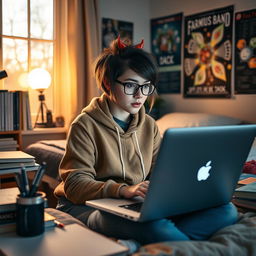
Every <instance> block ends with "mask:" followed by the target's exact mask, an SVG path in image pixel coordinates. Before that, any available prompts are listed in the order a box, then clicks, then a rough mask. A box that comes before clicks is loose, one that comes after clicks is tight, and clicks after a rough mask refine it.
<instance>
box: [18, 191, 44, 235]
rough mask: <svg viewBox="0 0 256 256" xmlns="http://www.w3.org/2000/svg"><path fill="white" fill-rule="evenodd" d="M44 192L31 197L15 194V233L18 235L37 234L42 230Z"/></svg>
mask: <svg viewBox="0 0 256 256" xmlns="http://www.w3.org/2000/svg"><path fill="white" fill-rule="evenodd" d="M44 206H45V194H44V193H41V192H38V193H36V194H35V196H33V197H22V196H20V195H18V196H17V200H16V210H17V215H16V233H17V235H19V236H37V235H40V234H42V233H43V232H44Z"/></svg>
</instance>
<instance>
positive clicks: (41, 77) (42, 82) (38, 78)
mask: <svg viewBox="0 0 256 256" xmlns="http://www.w3.org/2000/svg"><path fill="white" fill-rule="evenodd" d="M51 80H52V79H51V75H50V73H49V72H48V71H46V70H45V69H43V68H36V69H33V70H31V71H30V72H29V74H28V84H29V86H30V87H31V88H32V89H35V90H37V91H38V92H39V96H38V99H39V102H40V105H39V109H38V112H37V115H36V122H35V126H34V127H38V128H46V127H49V122H48V121H47V118H45V115H44V108H45V110H46V112H45V113H46V115H48V113H50V114H51V111H50V110H49V109H48V108H47V106H46V104H45V96H44V90H45V89H47V88H48V87H49V86H50V84H51ZM40 115H41V122H38V118H39V116H40Z"/></svg>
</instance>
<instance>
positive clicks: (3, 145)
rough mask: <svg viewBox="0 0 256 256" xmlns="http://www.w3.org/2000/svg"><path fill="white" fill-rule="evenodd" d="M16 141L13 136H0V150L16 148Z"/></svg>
mask: <svg viewBox="0 0 256 256" xmlns="http://www.w3.org/2000/svg"><path fill="white" fill-rule="evenodd" d="M17 148H18V143H17V141H16V140H14V138H0V151H14V150H17Z"/></svg>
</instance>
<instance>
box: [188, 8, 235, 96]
mask: <svg viewBox="0 0 256 256" xmlns="http://www.w3.org/2000/svg"><path fill="white" fill-rule="evenodd" d="M233 12H234V7H233V6H228V7H225V8H220V9H215V10H211V11H208V12H204V13H199V14H195V15H192V16H187V17H185V35H184V76H183V77H184V79H183V81H184V97H200V98H213V97H214V98H230V97H231V69H232V27H233Z"/></svg>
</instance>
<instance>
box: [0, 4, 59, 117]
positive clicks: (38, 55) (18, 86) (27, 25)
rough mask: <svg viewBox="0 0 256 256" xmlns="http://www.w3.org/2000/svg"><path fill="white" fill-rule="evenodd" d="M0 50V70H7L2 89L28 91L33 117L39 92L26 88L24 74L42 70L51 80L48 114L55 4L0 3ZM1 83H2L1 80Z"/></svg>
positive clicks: (50, 107)
mask: <svg viewBox="0 0 256 256" xmlns="http://www.w3.org/2000/svg"><path fill="white" fill-rule="evenodd" d="M0 2H1V4H2V20H1V22H2V28H0V29H1V33H0V34H1V47H0V57H1V58H0V66H1V70H3V69H4V70H6V71H7V74H8V78H7V79H4V86H3V85H2V87H3V88H4V89H8V90H28V91H29V96H30V104H31V110H32V115H36V113H37V109H38V104H39V103H38V92H37V91H33V90H32V89H30V88H28V84H27V80H26V77H27V74H28V72H29V71H30V70H32V69H34V68H39V67H40V68H44V69H46V70H47V71H49V72H50V74H51V76H52V84H51V86H50V87H49V88H48V89H47V90H46V91H45V95H46V104H47V107H48V108H49V109H51V110H54V106H53V98H54V97H53V92H54V75H55V70H54V63H55V61H54V57H55V35H54V24H55V22H54V17H55V15H54V11H55V10H54V0H18V1H17V0H2V1H0ZM2 81H3V80H2Z"/></svg>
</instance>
